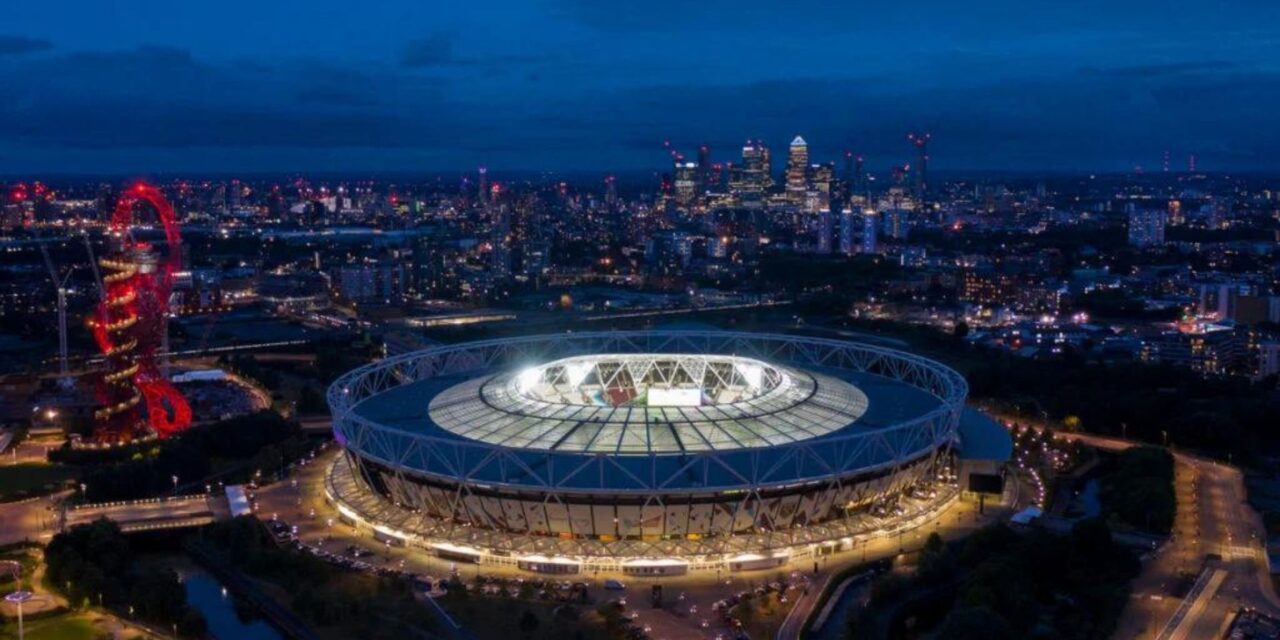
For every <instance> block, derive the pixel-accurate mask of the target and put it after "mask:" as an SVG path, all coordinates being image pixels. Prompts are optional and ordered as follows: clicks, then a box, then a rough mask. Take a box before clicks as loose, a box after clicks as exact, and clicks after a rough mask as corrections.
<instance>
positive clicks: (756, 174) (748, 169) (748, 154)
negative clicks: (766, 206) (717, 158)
mask: <svg viewBox="0 0 1280 640" xmlns="http://www.w3.org/2000/svg"><path fill="white" fill-rule="evenodd" d="M769 170H770V169H769V147H766V146H765V145H764V143H762V142H755V141H752V140H748V141H747V143H746V144H745V145H743V147H742V166H741V167H740V168H738V169H737V170H736V171H734V172H733V173H732V175H731V177H730V180H729V188H730V190H732V191H733V192H734V193H735V194H737V195H740V196H744V197H745V198H746V199H759V197H760V196H761V194H763V193H764V192H765V191H766V190H767V189H768V188H769V187H770V186H771V185H772V182H773V181H772V180H771V179H770V178H769Z"/></svg>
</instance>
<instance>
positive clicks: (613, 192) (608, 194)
mask: <svg viewBox="0 0 1280 640" xmlns="http://www.w3.org/2000/svg"><path fill="white" fill-rule="evenodd" d="M604 203H605V204H606V205H609V206H610V207H612V206H613V205H615V204H617V203H618V185H617V179H616V178H614V177H613V176H605V179H604Z"/></svg>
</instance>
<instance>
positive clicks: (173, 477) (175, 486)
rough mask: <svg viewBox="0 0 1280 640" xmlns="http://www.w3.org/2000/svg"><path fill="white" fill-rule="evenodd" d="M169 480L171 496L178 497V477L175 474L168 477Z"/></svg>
mask: <svg viewBox="0 0 1280 640" xmlns="http://www.w3.org/2000/svg"><path fill="white" fill-rule="evenodd" d="M169 479H170V480H173V495H175V496H176V495H178V476H177V475H176V474H175V475H173V476H172V477H170V478H169Z"/></svg>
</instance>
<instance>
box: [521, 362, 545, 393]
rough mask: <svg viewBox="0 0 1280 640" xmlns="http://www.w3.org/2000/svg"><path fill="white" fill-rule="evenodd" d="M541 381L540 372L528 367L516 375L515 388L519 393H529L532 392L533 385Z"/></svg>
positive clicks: (535, 368) (537, 369)
mask: <svg viewBox="0 0 1280 640" xmlns="http://www.w3.org/2000/svg"><path fill="white" fill-rule="evenodd" d="M541 379H542V370H541V369H539V368H537V367H529V368H528V369H525V370H523V371H521V372H520V373H518V374H516V388H517V389H519V390H520V393H522V394H523V393H529V392H530V391H532V390H533V385H535V384H538V382H539V381H540V380H541Z"/></svg>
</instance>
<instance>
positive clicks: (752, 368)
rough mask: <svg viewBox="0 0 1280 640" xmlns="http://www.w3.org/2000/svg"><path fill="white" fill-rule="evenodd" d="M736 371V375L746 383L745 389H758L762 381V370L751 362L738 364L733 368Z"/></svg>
mask: <svg viewBox="0 0 1280 640" xmlns="http://www.w3.org/2000/svg"><path fill="white" fill-rule="evenodd" d="M734 368H735V369H737V370H738V375H740V376H742V379H743V380H745V381H746V382H747V387H748V388H750V389H751V390H752V391H755V390H757V389H759V388H760V384H761V383H762V382H763V381H764V369H763V368H761V367H760V365H758V364H754V363H751V362H739V363H737V365H736V366H735V367H734Z"/></svg>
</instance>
